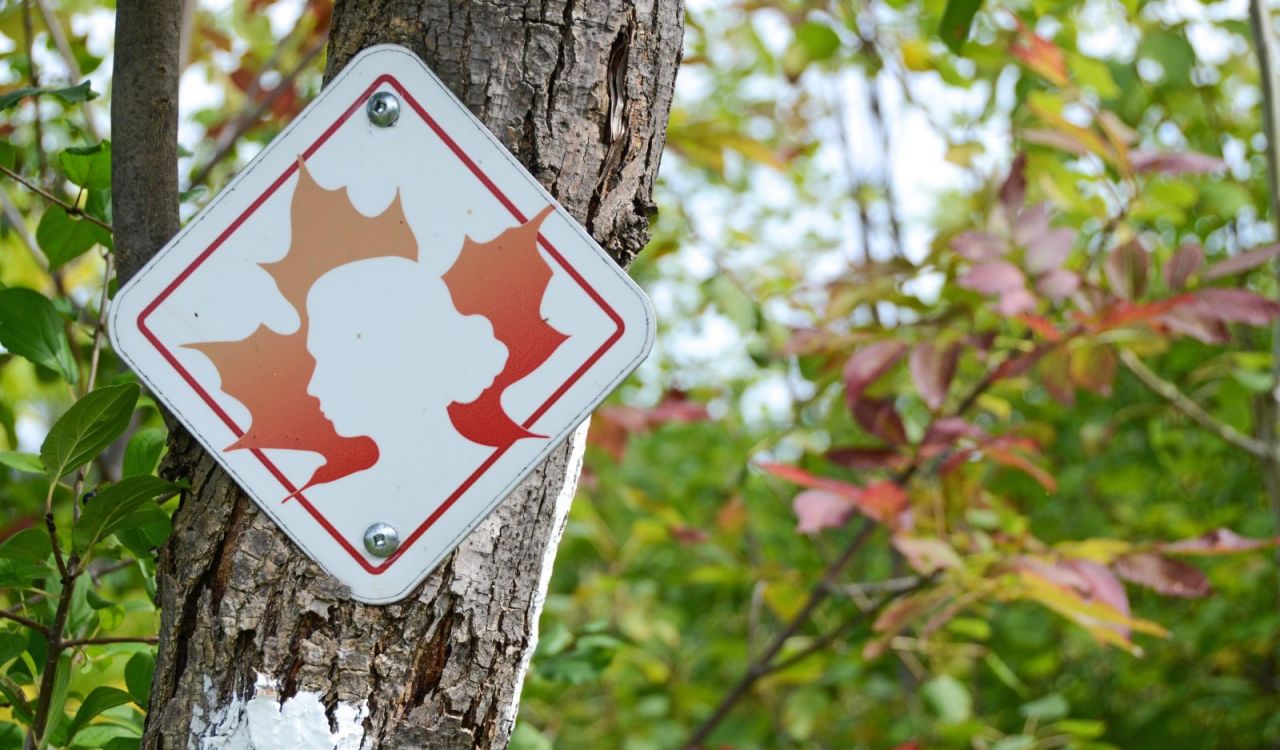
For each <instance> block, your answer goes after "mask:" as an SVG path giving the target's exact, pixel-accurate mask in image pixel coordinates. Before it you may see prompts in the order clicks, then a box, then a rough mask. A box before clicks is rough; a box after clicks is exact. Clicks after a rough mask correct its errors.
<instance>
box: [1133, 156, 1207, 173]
mask: <svg viewBox="0 0 1280 750" xmlns="http://www.w3.org/2000/svg"><path fill="white" fill-rule="evenodd" d="M1129 163H1130V164H1131V165H1132V166H1133V171H1135V172H1139V173H1143V172H1156V173H1159V174H1167V175H1179V174H1205V173H1207V172H1216V171H1218V170H1220V169H1223V168H1224V167H1226V162H1224V161H1222V160H1221V159H1219V158H1218V157H1216V156H1209V155H1208V154H1198V153H1195V152H1191V151H1189V152H1185V153H1177V152H1172V151H1133V152H1131V153H1130V154H1129Z"/></svg>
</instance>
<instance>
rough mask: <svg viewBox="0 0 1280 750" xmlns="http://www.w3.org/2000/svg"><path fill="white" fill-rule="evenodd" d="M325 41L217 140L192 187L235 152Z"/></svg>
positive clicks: (291, 86)
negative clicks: (238, 143) (241, 140)
mask: <svg viewBox="0 0 1280 750" xmlns="http://www.w3.org/2000/svg"><path fill="white" fill-rule="evenodd" d="M327 41H328V37H327V35H326V36H322V37H320V38H319V39H317V40H316V41H315V42H314V43H313V44H312V45H311V46H310V47H309V48H308V49H307V51H306V52H305V53H303V55H302V59H301V60H299V61H298V63H297V65H294V66H293V68H292V69H291V70H290V71H289V72H288V73H286V74H285V75H284V77H283V78H281V79H280V83H278V84H276V86H275V87H274V88H272V89H271V90H270V91H268V92H267V95H266V96H264V97H262V99H261V100H260V101H259V102H258V104H257V106H255V107H254V108H253V109H252V110H250V111H249V112H248V113H246V114H244V115H241V116H240V119H238V120H237V121H236V124H235V127H234V128H232V129H231V130H230V131H229V135H225V136H223V137H222V138H220V139H219V143H218V148H217V150H216V151H214V153H213V156H212V157H210V159H209V161H208V162H206V163H205V165H204V166H203V167H201V168H200V171H199V172H196V175H195V176H194V177H192V178H191V186H192V187H195V186H196V185H203V184H205V182H206V181H207V180H208V179H209V173H210V172H212V171H213V168H214V167H216V166H218V165H219V164H220V163H222V161H223V160H224V159H226V158H227V157H228V156H230V155H231V152H232V151H234V150H235V146H236V143H237V142H238V141H239V140H240V139H241V138H242V137H243V136H244V134H245V133H247V132H249V130H250V129H252V128H253V126H254V125H257V124H258V120H259V119H260V118H261V117H262V115H263V113H264V112H266V111H267V108H268V107H270V106H271V104H272V103H273V102H275V100H276V99H278V98H280V95H281V94H283V93H284V92H285V91H287V90H290V89H292V88H293V83H294V81H295V80H296V79H297V77H298V75H299V74H301V73H302V71H304V70H306V68H307V66H308V65H310V64H311V62H312V61H313V60H315V59H316V57H317V56H318V55H319V54H320V53H321V52H323V51H324V46H325V44H326V43H327Z"/></svg>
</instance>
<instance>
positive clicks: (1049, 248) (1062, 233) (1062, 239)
mask: <svg viewBox="0 0 1280 750" xmlns="http://www.w3.org/2000/svg"><path fill="white" fill-rule="evenodd" d="M1075 241H1076V233H1075V230H1074V229H1067V228H1065V227H1059V228H1056V229H1048V230H1046V231H1044V232H1043V233H1041V234H1038V235H1036V236H1035V237H1032V238H1031V239H1029V240H1028V241H1027V244H1026V247H1027V254H1026V256H1025V262H1024V265H1025V266H1026V268H1027V271H1028V272H1029V273H1030V274H1031V275H1032V276H1039V275H1040V274H1042V273H1046V272H1048V271H1056V270H1057V269H1059V268H1061V267H1062V264H1063V263H1065V262H1066V261H1067V256H1069V255H1071V246H1072V244H1074V243H1075Z"/></svg>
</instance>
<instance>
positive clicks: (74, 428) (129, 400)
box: [40, 383, 139, 479]
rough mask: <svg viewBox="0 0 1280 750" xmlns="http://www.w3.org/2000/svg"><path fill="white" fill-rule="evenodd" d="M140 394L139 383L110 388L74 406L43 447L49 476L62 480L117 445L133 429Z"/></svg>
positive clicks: (92, 393)
mask: <svg viewBox="0 0 1280 750" xmlns="http://www.w3.org/2000/svg"><path fill="white" fill-rule="evenodd" d="M138 392H139V388H138V384H137V383H123V384H121V385H108V386H103V387H102V388H96V389H94V390H93V391H92V392H90V393H87V394H85V396H84V398H82V399H80V400H79V401H77V402H75V403H74V404H72V405H71V408H70V409H68V410H67V413H66V414H63V415H62V416H61V417H60V418H59V419H58V421H57V422H54V423H53V427H52V428H51V429H50V430H49V435H48V436H47V437H46V438H45V439H44V445H42V446H41V447H40V460H41V461H43V462H44V468H45V474H46V476H48V477H49V478H51V479H58V478H59V477H61V476H62V475H64V474H66V473H67V472H68V471H71V470H72V469H75V468H76V467H78V466H80V465H82V464H84V463H86V462H88V461H89V460H91V459H92V458H93V457H94V456H96V455H98V454H99V453H101V452H102V451H103V450H105V449H106V448H107V446H109V445H111V444H112V443H114V442H115V441H116V439H117V438H119V437H120V435H122V434H123V433H124V431H125V429H127V428H128V427H129V419H130V418H131V417H132V416H133V407H134V404H136V403H137V402H138Z"/></svg>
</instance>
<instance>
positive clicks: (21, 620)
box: [0, 609, 48, 633]
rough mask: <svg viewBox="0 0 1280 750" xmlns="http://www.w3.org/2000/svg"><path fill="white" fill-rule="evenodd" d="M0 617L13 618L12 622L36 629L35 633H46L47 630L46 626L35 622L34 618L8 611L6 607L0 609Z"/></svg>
mask: <svg viewBox="0 0 1280 750" xmlns="http://www.w3.org/2000/svg"><path fill="white" fill-rule="evenodd" d="M0 619H3V620H13V621H14V622H16V623H18V624H19V625H23V626H26V627H28V628H31V629H32V630H34V631H36V632H37V633H47V632H48V628H46V627H45V626H43V625H41V624H40V623H38V622H36V621H35V620H32V619H31V618H29V617H23V616H22V615H20V614H17V613H16V612H10V611H9V610H7V609H0Z"/></svg>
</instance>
